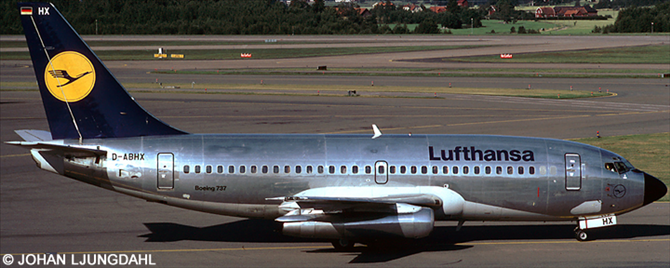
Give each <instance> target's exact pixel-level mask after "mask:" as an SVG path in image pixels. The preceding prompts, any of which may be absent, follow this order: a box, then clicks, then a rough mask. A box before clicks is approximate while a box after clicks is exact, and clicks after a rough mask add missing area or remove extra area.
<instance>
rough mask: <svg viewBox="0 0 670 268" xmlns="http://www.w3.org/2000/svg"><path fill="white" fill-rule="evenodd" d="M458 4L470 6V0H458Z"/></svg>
mask: <svg viewBox="0 0 670 268" xmlns="http://www.w3.org/2000/svg"><path fill="white" fill-rule="evenodd" d="M457 3H458V5H459V6H462V7H469V6H470V4H468V0H458V2H457Z"/></svg>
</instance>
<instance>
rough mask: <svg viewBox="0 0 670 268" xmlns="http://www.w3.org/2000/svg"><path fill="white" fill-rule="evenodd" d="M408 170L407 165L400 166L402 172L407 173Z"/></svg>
mask: <svg viewBox="0 0 670 268" xmlns="http://www.w3.org/2000/svg"><path fill="white" fill-rule="evenodd" d="M406 172H407V167H405V166H400V173H401V174H405V173H406Z"/></svg>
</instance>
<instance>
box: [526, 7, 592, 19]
mask: <svg viewBox="0 0 670 268" xmlns="http://www.w3.org/2000/svg"><path fill="white" fill-rule="evenodd" d="M588 16H598V10H596V9H594V8H592V7H591V6H588V5H587V6H583V7H553V8H552V7H538V8H537V9H536V10H535V17H536V18H551V17H588Z"/></svg>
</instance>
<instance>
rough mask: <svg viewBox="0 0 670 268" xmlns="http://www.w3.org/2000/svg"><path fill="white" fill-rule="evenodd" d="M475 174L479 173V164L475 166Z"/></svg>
mask: <svg viewBox="0 0 670 268" xmlns="http://www.w3.org/2000/svg"><path fill="white" fill-rule="evenodd" d="M475 174H476V175H479V167H478V166H477V167H475Z"/></svg>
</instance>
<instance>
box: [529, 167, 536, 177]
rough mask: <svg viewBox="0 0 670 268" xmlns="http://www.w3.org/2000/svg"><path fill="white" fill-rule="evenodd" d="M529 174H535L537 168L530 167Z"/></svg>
mask: <svg viewBox="0 0 670 268" xmlns="http://www.w3.org/2000/svg"><path fill="white" fill-rule="evenodd" d="M528 174H530V175H533V174H535V167H533V166H530V167H528Z"/></svg>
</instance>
